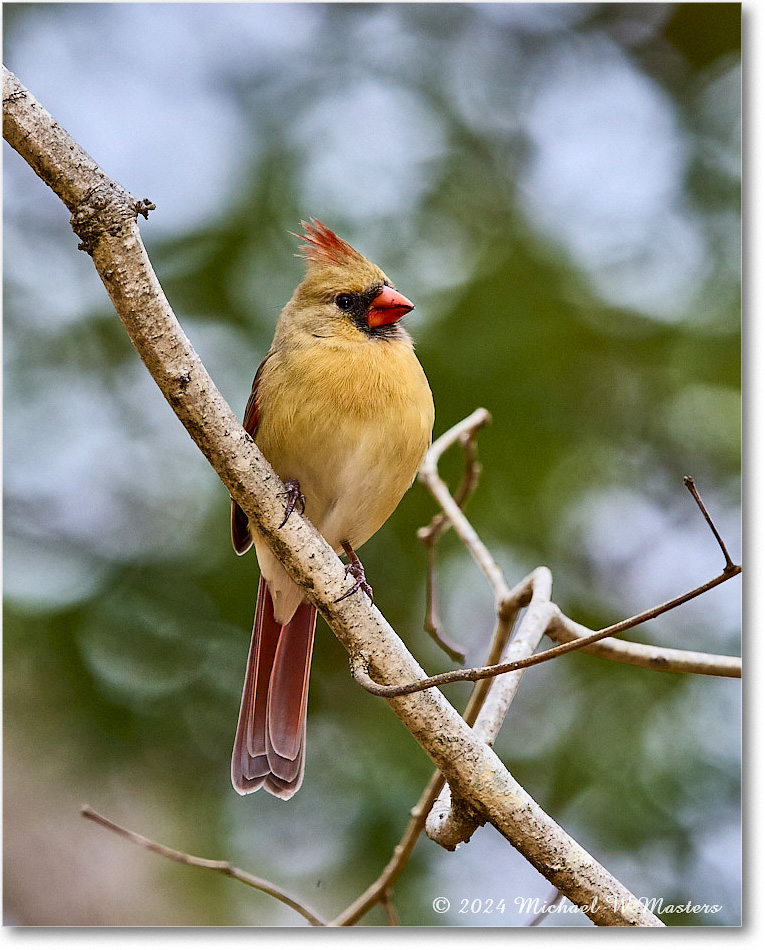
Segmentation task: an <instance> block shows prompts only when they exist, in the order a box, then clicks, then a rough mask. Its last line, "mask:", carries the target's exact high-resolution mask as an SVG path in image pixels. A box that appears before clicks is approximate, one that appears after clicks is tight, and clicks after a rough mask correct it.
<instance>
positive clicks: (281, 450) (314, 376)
mask: <svg viewBox="0 0 765 950" xmlns="http://www.w3.org/2000/svg"><path fill="white" fill-rule="evenodd" d="M273 362H274V361H273V360H272V359H269V361H268V363H269V365H268V370H269V371H268V373H265V372H264V374H263V378H262V379H261V381H260V383H259V388H258V405H259V408H260V425H259V428H258V433H257V437H256V441H257V444H258V446H259V447H260V449H261V451H262V452H263V454H264V455H265V456H266V458H267V459H268V460H269V462H270V463H271V465H272V466H273V467H274V469H275V470H276V472H277V474H278V475H279V476H280V477H281V478H282V479H287V478H297V479H298V481H299V482H300V487H301V490H302V492H303V494H304V495H305V497H306V511H305V513H306V516H307V517H308V518H309V519H310V520H311V521H312V522H313V524H315V525H316V527H317V528H318V529H319V531H321V533H322V534H323V535H324V537H325V538H326V539H327V541H328V542H329V543H330V544H331V545H332V547H333V548H335V549H336V550H339V549H340V547H341V542H342V541H349V542H350V544H351V545H352V546H353V547H354V548H357V547H360V546H361V545H362V544H363V543H364V542H365V541H367V540H368V539H369V538H370V537H371V536H372V535H373V534H374V533H375V532H376V531H377V530H378V528H380V527H381V525H382V524H383V523H384V522H385V521H386V520H387V518H388V517H389V516H390V515H391V514H392V512H393V510H394V509H395V507H396V505H398V503H399V501H400V500H401V498H402V496H403V495H404V493H405V492H406V490H407V489H408V488H409V486H410V485H411V484H412V481H413V480H414V478H415V476H416V474H417V470H418V468H419V466H420V463H421V462H422V458H423V455H424V453H425V451H426V449H427V447H428V445H429V444H430V439H431V433H432V429H433V416H434V411H433V399H432V396H431V393H430V388H429V386H428V383H427V380H426V378H425V374H424V372H423V371H422V367H421V366H420V364H419V362H418V360H417V358H416V356H415V355H414V352H413V350H412V348H411V345H410V344H409V343H408V341H407V342H402V341H370V342H369V343H365V344H361V345H357V346H352V347H349V346H333V345H332V344H331V342H329V343H327V342H326V341H322V344H320V345H314V346H310V347H299V348H296V349H295V350H294V351H291V352H288V353H286V354H283V355H282V356H281V358H280V359H279V360H278V361H276V363H275V365H273V366H271V365H270V364H271V363H273Z"/></svg>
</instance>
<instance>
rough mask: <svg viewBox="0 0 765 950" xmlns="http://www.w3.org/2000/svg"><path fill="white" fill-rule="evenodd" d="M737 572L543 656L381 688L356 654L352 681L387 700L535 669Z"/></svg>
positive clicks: (736, 568)
mask: <svg viewBox="0 0 765 950" xmlns="http://www.w3.org/2000/svg"><path fill="white" fill-rule="evenodd" d="M740 573H741V567H739V566H737V565H734V566H733V569H732V570H730V571H728V570H726V571H724V572H723V573H722V574H718V576H717V577H713V578H712V580H711V581H707V582H706V584H702V585H701V586H700V587H696V588H694V589H693V590H690V591H688V592H687V593H685V594H681V595H680V596H679V597H675V598H673V599H672V600H668V601H666V602H665V603H663V604H659V605H658V606H656V607H651V608H650V609H649V610H644V611H643V612H642V613H640V614H636V615H635V616H634V617H629V618H628V619H627V620H620V621H619V622H618V623H614V624H611V626H610V627H603V629H602V630H597V631H595V633H591V634H589V635H588V636H584V637H577V639H575V640H569V641H568V642H566V643H561V644H559V645H558V646H556V647H551V648H550V649H549V650H544V651H542V653H535V654H534V656H530V657H526V658H525V659H522V660H514V661H513V662H512V663H498V664H496V665H495V666H477V667H473V668H472V669H469V670H451V671H449V672H448V673H438V674H437V675H436V676H428V677H427V678H425V679H422V680H419V681H417V682H412V683H403V684H400V685H391V686H384V685H382V684H380V683H376V682H375V681H374V680H373V679H371V677H370V676H369V674H368V672H367V661H366V659H365V657H364V655H363V654H356V655H355V656H353V657H351V670H352V672H353V676H354V679H355V680H356V681H357V682H358V683H359V685H361V686H363V687H364V689H365V690H367V692H369V693H372V694H373V695H374V696H383V697H385V698H386V699H389V698H391V697H393V696H408V695H410V694H411V693H418V692H420V691H421V690H424V689H432V688H433V687H434V686H446V685H447V684H449V683H463V682H471V683H474V682H476V680H481V679H485V678H486V677H490V676H499V675H500V674H501V673H511V672H512V671H513V670H522V669H526V668H527V667H529V666H537V665H538V664H539V663H545V662H547V661H548V660H552V659H555V658H556V657H559V656H563V654H564V653H572V652H573V651H574V650H581V649H582V647H585V646H589V645H590V644H592V643H597V641H598V640H602V639H604V638H605V637H611V636H613V635H614V634H616V633H621V632H622V631H624V630H629V629H631V628H632V627H637V626H639V625H640V624H641V623H645V622H646V621H647V620H654V619H655V618H656V617H659V616H661V614H664V613H666V612H667V611H669V610H674V609H675V608H676V607H680V606H681V605H682V604H686V603H688V601H689V600H693V599H694V598H695V597H699V596H700V595H701V594H705V593H706V592H707V591H709V590H712V589H713V588H714V587H717V586H718V585H720V584H723V583H725V581H728V580H730V579H731V578H732V577H735V576H736V575H737V574H740Z"/></svg>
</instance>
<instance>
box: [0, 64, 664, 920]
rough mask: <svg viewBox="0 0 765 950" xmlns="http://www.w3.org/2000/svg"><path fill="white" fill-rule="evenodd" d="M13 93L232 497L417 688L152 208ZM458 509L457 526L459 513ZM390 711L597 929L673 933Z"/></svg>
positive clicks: (21, 127) (18, 143)
mask: <svg viewBox="0 0 765 950" xmlns="http://www.w3.org/2000/svg"><path fill="white" fill-rule="evenodd" d="M3 87H4V103H3V105H4V120H5V121H4V124H3V134H4V136H5V137H6V139H7V140H8V142H9V143H10V144H11V145H12V147H13V148H15V149H16V150H17V151H18V152H19V154H21V155H22V157H24V158H25V159H27V160H28V161H29V163H30V164H31V165H32V167H33V168H35V169H36V170H38V171H39V174H40V175H41V177H42V178H43V180H45V181H46V183H47V184H49V185H50V187H51V188H53V190H54V191H55V192H56V193H57V194H59V196H60V197H61V198H62V200H64V201H65V203H67V206H68V207H69V208H70V210H71V211H72V225H73V227H74V229H75V230H76V231H77V233H78V234H79V235H80V237H81V238H82V242H83V247H84V248H85V249H86V250H87V251H88V253H90V254H91V256H92V258H93V263H94V264H95V266H96V269H97V271H98V273H99V275H100V277H101V279H102V281H103V283H104V286H105V287H106V289H107V292H108V293H109V296H110V298H111V300H112V302H113V303H114V306H115V309H116V310H117V312H118V314H119V317H120V319H121V320H122V322H123V325H124V326H125V328H126V330H127V332H128V334H129V335H130V338H131V340H132V341H133V343H134V345H135V347H136V349H137V350H138V352H139V354H140V356H141V358H142V359H143V361H144V363H145V364H146V366H147V368H148V369H149V371H150V373H151V374H152V376H153V377H154V379H155V381H156V382H157V385H158V386H159V387H160V389H161V390H162V392H163V394H164V395H165V398H166V399H167V401H168V402H169V404H170V405H171V406H172V408H173V410H174V411H175V413H176V415H177V416H178V418H179V419H180V420H181V422H182V423H183V425H184V426H185V427H186V429H187V431H188V432H189V434H190V435H191V437H192V438H193V439H194V441H195V442H196V443H197V445H198V446H199V448H200V449H201V450H202V452H203V453H204V454H205V456H206V457H207V458H208V460H209V461H210V463H211V464H212V466H213V467H214V468H215V470H216V472H217V473H218V475H219V476H220V478H221V480H222V481H223V483H224V485H225V486H226V488H227V489H228V491H229V492H230V494H231V495H232V497H233V498H234V499H235V500H236V501H237V502H238V503H239V504H240V505H241V507H242V509H243V510H244V512H245V513H246V514H247V516H248V517H249V518H250V519H251V520H252V521H253V523H254V524H256V525H257V527H258V529H259V530H260V531H261V532H262V533H263V535H264V537H265V538H266V540H267V542H268V543H269V544H270V545H271V547H272V549H273V550H274V552H275V553H276V555H277V557H279V559H280V560H281V562H282V563H283V564H284V566H285V569H286V570H287V572H288V573H289V575H290V576H291V577H292V578H293V579H294V580H295V581H296V582H297V583H299V584H301V586H302V587H303V588H304V590H305V591H306V596H307V597H308V598H309V599H310V600H311V602H312V603H314V604H315V605H316V606H317V608H318V609H319V610H320V612H321V613H322V615H323V616H324V618H325V619H326V620H327V622H328V623H329V625H330V627H331V628H332V630H333V632H334V633H335V635H336V636H337V637H338V639H339V640H340V641H341V643H342V644H343V646H344V647H345V649H346V650H347V651H348V652H349V654H351V655H352V656H355V655H360V654H363V655H366V656H368V657H369V658H370V659H369V663H370V672H371V673H372V675H373V677H374V678H376V679H378V680H382V681H385V682H404V683H406V682H414V681H417V680H420V679H422V678H423V677H424V675H425V674H424V672H423V671H422V669H421V668H420V667H419V665H418V664H417V663H416V661H415V660H414V658H413V657H412V656H411V654H410V653H409V652H408V650H407V649H406V647H405V646H404V644H403V643H402V642H401V640H400V639H399V638H398V636H397V635H396V633H395V632H394V631H393V629H392V628H391V627H390V625H389V624H388V623H387V621H386V620H385V619H384V617H383V616H382V614H381V613H380V612H379V610H377V608H376V607H374V606H371V605H369V604H368V603H367V601H366V598H365V597H363V596H358V597H354V598H349V599H347V600H344V601H340V602H339V603H335V601H336V600H337V598H339V597H340V595H341V594H343V593H344V592H345V590H344V578H345V571H344V569H343V566H342V564H341V562H340V560H339V559H338V558H337V557H336V555H335V554H334V552H333V551H332V550H331V549H330V547H329V546H328V545H327V543H326V541H324V539H323V538H322V537H321V536H320V535H319V534H318V532H316V530H315V529H314V528H313V527H312V526H311V525H310V523H309V522H308V521H306V519H305V518H302V517H298V518H291V519H290V520H289V522H288V523H287V524H286V525H285V526H284V527H283V528H282V529H281V530H279V524H280V522H281V518H282V504H281V501H280V498H279V492H280V491H283V486H282V485H281V483H280V482H279V480H278V478H277V477H276V475H275V473H274V472H273V470H272V469H271V467H270V466H269V465H268V463H267V462H266V461H265V459H264V458H263V456H262V455H261V454H260V452H259V451H258V449H257V447H256V446H255V444H254V442H253V441H252V439H251V438H250V437H249V436H248V435H247V433H246V432H245V431H244V429H243V428H242V426H241V425H240V424H239V422H238V420H237V419H236V417H235V415H234V414H233V413H232V411H231V409H230V408H229V406H228V405H227V404H226V402H225V400H224V399H223V397H222V396H221V395H220V393H219V392H218V390H217V389H216V388H215V385H214V384H213V382H212V379H211V378H210V376H209V374H208V373H207V371H206V370H205V368H204V366H203V365H202V363H201V361H200V359H199V357H198V356H197V354H196V353H195V351H194V349H193V347H192V346H191V343H190V342H189V340H188V338H187V337H186V335H185V334H184V333H183V330H182V329H181V327H180V325H179V324H178V322H177V320H176V318H175V315H174V314H173V312H172V310H171V308H170V306H169V304H168V302H167V300H166V298H165V295H164V293H163V292H162V289H161V287H160V285H159V282H158V281H157V278H156V275H155V274H154V272H153V270H152V268H151V264H150V262H149V259H148V256H147V254H146V251H145V249H144V247H143V244H142V242H141V238H140V234H139V230H138V227H137V224H136V215H137V213H138V203H137V202H136V201H135V199H133V198H132V196H130V195H129V193H128V192H127V191H126V190H125V189H124V188H122V187H121V186H119V185H118V184H117V183H116V182H112V180H111V179H109V178H108V176H107V175H106V174H105V173H104V172H103V171H102V170H101V169H99V168H98V166H97V165H96V163H95V162H94V161H93V160H92V159H91V158H90V157H89V156H87V155H86V153H85V152H83V150H82V149H81V148H80V147H79V146H78V145H77V143H76V142H74V140H72V139H71V138H70V137H69V136H67V135H66V133H65V132H64V131H63V129H61V127H60V126H58V124H57V123H56V122H55V121H54V120H53V118H52V117H51V116H50V115H49V114H48V113H47V112H45V110H44V109H43V108H42V107H41V106H40V105H39V103H37V102H36V101H35V99H34V97H32V96H31V95H30V94H29V92H28V91H27V90H26V89H24V87H23V86H22V85H21V83H20V82H19V81H18V79H16V77H15V76H13V74H12V73H9V72H8V71H7V70H5V69H4V71H3ZM62 143H63V147H62ZM46 156H48V157H47V158H46ZM450 498H451V496H450ZM452 501H453V499H452ZM447 514H448V516H449V518H450V520H451V521H452V523H453V524H455V528H456V523H455V521H454V516H453V514H452V513H451V512H447ZM500 576H501V575H500ZM388 702H389V704H390V707H391V709H392V710H393V712H394V713H395V714H396V715H397V716H398V717H399V718H400V719H401V721H402V722H403V723H404V724H405V726H406V727H407V728H408V729H409V731H410V732H411V733H412V735H413V736H414V738H415V739H416V740H417V741H418V742H419V743H420V745H421V746H422V748H423V749H424V750H425V751H426V753H427V754H428V755H429V756H430V758H431V759H432V761H433V762H434V763H435V765H436V767H437V768H438V769H439V770H440V771H441V772H442V774H443V775H444V777H445V778H446V780H447V781H448V782H449V784H450V785H451V787H452V790H453V792H454V793H455V794H456V795H458V796H459V797H460V798H461V799H463V800H464V801H465V802H467V803H468V804H469V805H470V807H472V808H473V809H474V810H475V811H476V812H478V813H480V814H481V815H482V817H484V818H485V819H486V820H488V821H490V822H491V823H492V824H494V825H495V827H496V828H497V829H498V830H499V831H500V833H501V834H503V835H504V836H505V837H506V838H507V840H508V841H510V842H511V844H513V845H514V846H515V847H516V848H518V849H519V850H520V851H521V852H522V853H523V854H524V855H525V857H526V858H527V859H528V860H529V861H530V863H531V864H532V865H533V866H534V867H536V868H537V869H538V870H539V871H540V872H541V873H542V874H543V875H544V876H545V877H547V878H548V880H550V882H551V883H552V884H554V885H555V886H556V887H557V888H559V889H560V890H561V891H562V892H563V893H564V894H565V895H566V896H567V897H568V898H569V899H570V900H571V901H572V902H573V903H574V904H577V905H579V906H580V907H582V908H583V910H584V911H585V913H586V914H587V915H588V916H590V917H591V918H592V919H593V920H594V921H595V922H596V923H599V924H602V925H607V926H634V925H638V926H661V922H660V921H659V920H658V918H657V917H655V915H654V914H652V913H651V912H650V911H649V910H648V908H647V907H645V906H644V904H643V903H641V902H640V901H639V900H638V899H637V898H636V897H635V896H634V895H633V894H631V893H630V891H629V890H628V889H627V888H625V887H624V885H622V884H621V883H620V882H619V881H617V880H616V878H614V877H613V875H611V874H610V873H609V872H608V871H607V870H606V869H605V868H604V867H602V866H601V865H600V864H599V863H598V862H597V861H595V860H594V858H592V857H591V856H590V855H589V854H587V852H586V851H585V850H584V849H583V848H582V847H581V846H580V845H578V844H577V843H576V842H575V841H574V840H573V839H572V838H571V837H570V836H568V835H567V834H566V833H565V832H564V831H563V830H562V829H561V828H560V827H559V826H558V825H557V824H556V823H555V822H554V821H553V820H552V819H551V818H550V817H549V816H548V815H546V814H545V813H544V812H543V811H542V809H541V808H540V807H539V806H538V805H537V804H536V802H534V801H533V799H532V798H531V797H530V796H529V795H528V793H527V792H526V791H525V790H524V789H523V788H522V787H521V786H520V785H519V784H518V783H517V782H516V781H515V780H514V779H513V777H512V776H511V775H510V773H509V772H508V771H507V769H506V768H505V767H504V765H503V764H502V762H500V760H499V759H498V758H497V756H496V755H495V754H494V752H493V751H492V750H491V749H490V748H489V747H488V746H487V745H486V744H485V743H483V742H481V741H480V740H479V739H478V738H477V737H476V736H475V735H474V733H473V731H472V730H471V729H470V727H469V726H468V725H467V724H466V723H465V722H464V720H463V719H462V718H461V717H460V716H459V714H458V713H457V712H456V710H454V709H453V707H452V706H451V705H450V704H449V703H448V702H447V701H446V700H445V699H444V697H443V696H442V695H441V694H440V693H439V692H438V691H437V690H433V689H430V690H426V691H424V692H420V693H417V694H416V695H413V696H403V697H395V698H393V699H390V700H388Z"/></svg>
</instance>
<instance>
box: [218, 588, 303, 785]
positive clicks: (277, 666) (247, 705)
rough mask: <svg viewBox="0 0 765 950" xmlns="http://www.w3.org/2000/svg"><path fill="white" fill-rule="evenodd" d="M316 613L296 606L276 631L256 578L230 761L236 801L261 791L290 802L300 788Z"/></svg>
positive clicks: (271, 611) (266, 594)
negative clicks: (248, 646)
mask: <svg viewBox="0 0 765 950" xmlns="http://www.w3.org/2000/svg"><path fill="white" fill-rule="evenodd" d="M315 630H316V608H315V607H313V606H312V605H311V604H309V603H307V602H304V603H302V604H301V605H300V606H299V607H298V609H297V611H296V612H295V615H294V617H293V618H292V619H291V620H290V621H289V623H286V624H284V625H283V626H282V624H280V623H278V622H277V621H276V620H275V619H274V605H273V601H272V600H271V594H270V592H269V590H268V587H267V586H266V583H265V581H264V580H263V578H262V577H261V579H260V585H259V587H258V607H257V611H256V613H255V623H254V625H253V630H252V642H251V643H250V652H249V655H248V657H247V672H246V674H245V678H244V690H243V692H242V705H241V708H240V710H239V722H238V724H237V727H236V739H235V740H234V753H233V756H232V759H231V781H232V783H233V785H234V788H235V789H236V790H237V792H239V794H240V795H245V794H247V792H254V791H255V790H256V789H258V788H261V787H265V789H266V791H268V792H271V794H272V795H276V796H277V797H278V798H283V799H285V800H286V799H288V798H292V796H293V795H294V794H295V792H296V791H297V790H298V789H299V788H300V786H301V784H302V782H303V771H304V768H305V728H306V711H307V706H308V677H309V673H310V670H311V654H312V652H313V637H314V631H315Z"/></svg>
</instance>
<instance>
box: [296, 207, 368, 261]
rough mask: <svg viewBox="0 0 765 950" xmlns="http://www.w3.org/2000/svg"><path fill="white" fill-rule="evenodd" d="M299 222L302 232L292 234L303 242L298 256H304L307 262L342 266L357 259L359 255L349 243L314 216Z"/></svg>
mask: <svg viewBox="0 0 765 950" xmlns="http://www.w3.org/2000/svg"><path fill="white" fill-rule="evenodd" d="M300 224H301V226H302V228H303V232H304V233H303V234H295V235H294V236H295V237H296V238H299V239H300V240H301V241H302V242H303V244H302V245H301V247H300V251H299V255H298V256H300V257H304V258H305V259H306V260H307V261H308V263H309V264H334V265H336V266H340V267H342V266H343V265H345V264H350V263H351V262H352V261H358V260H359V258H360V257H361V255H360V254H359V252H358V251H356V250H354V249H353V248H352V247H351V245H350V244H346V243H345V241H343V240H342V239H341V238H339V237H338V236H337V235H336V234H335V233H334V231H330V229H329V228H328V227H327V226H326V225H325V224H322V223H321V221H317V220H316V218H311V220H310V222H308V221H301V222H300Z"/></svg>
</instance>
